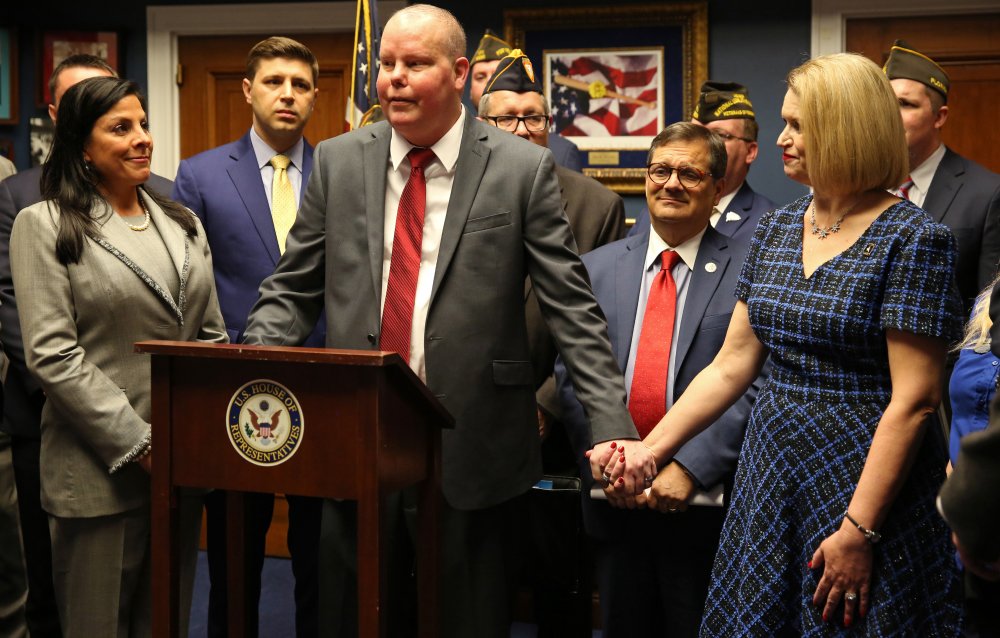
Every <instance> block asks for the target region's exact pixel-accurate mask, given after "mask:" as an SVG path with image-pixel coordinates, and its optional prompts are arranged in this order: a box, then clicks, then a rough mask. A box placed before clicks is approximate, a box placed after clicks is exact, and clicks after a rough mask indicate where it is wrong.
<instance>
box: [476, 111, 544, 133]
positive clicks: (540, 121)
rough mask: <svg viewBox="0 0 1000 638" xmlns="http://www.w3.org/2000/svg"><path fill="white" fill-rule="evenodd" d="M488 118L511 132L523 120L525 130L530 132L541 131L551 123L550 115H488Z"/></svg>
mask: <svg viewBox="0 0 1000 638" xmlns="http://www.w3.org/2000/svg"><path fill="white" fill-rule="evenodd" d="M486 119H487V120H489V121H490V122H491V123H492V124H493V126H495V127H497V128H502V129H503V130H505V131H510V132H511V133H513V132H514V131H516V130H517V127H518V125H520V124H521V123H522V122H523V123H524V130H526V131H528V132H529V133H540V132H541V131H544V130H545V129H546V128H547V127H548V125H549V116H548V115H487V116H486Z"/></svg>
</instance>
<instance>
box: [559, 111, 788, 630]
mask: <svg viewBox="0 0 1000 638" xmlns="http://www.w3.org/2000/svg"><path fill="white" fill-rule="evenodd" d="M726 159H727V155H726V144H725V142H724V141H723V140H722V138H720V137H719V136H718V135H717V134H715V133H713V132H712V131H711V130H709V129H707V128H705V127H703V126H699V125H696V124H691V123H689V122H678V123H676V124H671V125H670V126H668V127H667V128H665V129H664V130H663V131H662V132H661V133H660V134H659V135H657V136H656V137H655V138H654V139H653V142H652V146H651V148H650V151H649V156H648V165H647V172H646V203H647V206H648V208H649V222H650V223H649V224H646V226H645V230H643V231H641V232H639V233H637V234H635V235H632V236H629V237H626V238H625V239H623V240H621V241H617V242H614V243H612V244H608V245H607V246H604V247H601V248H598V249H596V250H594V251H593V252H591V253H589V254H587V255H584V256H583V263H584V265H585V266H586V267H587V272H588V273H589V275H590V280H591V283H592V285H593V290H594V296H595V297H596V298H597V303H598V304H599V305H600V306H601V309H602V310H603V311H604V314H605V316H606V317H607V319H608V336H609V338H610V340H611V345H612V350H613V351H614V353H615V356H616V358H617V360H618V365H619V366H620V367H621V369H622V370H623V371H624V373H625V387H626V388H627V390H628V407H629V412H630V413H631V414H632V419H633V421H634V422H635V424H636V429H637V430H638V432H639V436H645V435H646V433H647V432H649V431H650V429H651V428H652V427H653V426H655V425H656V423H657V422H659V420H660V419H661V418H662V417H663V415H664V414H665V413H666V412H667V410H668V409H669V408H670V406H671V405H673V403H674V401H675V400H676V399H677V398H678V397H679V396H680V395H681V394H682V393H683V392H684V391H685V389H686V388H687V386H688V384H689V383H690V382H691V380H692V379H693V378H694V377H695V376H696V375H697V374H698V373H699V372H700V371H701V370H702V368H704V367H705V366H707V365H708V364H709V363H711V361H712V359H713V358H714V357H715V355H716V353H717V352H718V351H719V348H720V347H721V346H722V342H723V339H724V338H725V335H726V328H727V327H728V325H729V319H730V317H731V315H732V313H733V309H734V307H735V305H736V297H735V296H734V290H735V287H736V282H737V279H738V277H739V274H740V269H741V267H742V265H743V260H744V257H745V255H746V251H747V245H746V244H745V243H744V242H742V241H740V240H737V239H733V238H730V237H726V236H725V235H723V234H722V233H720V232H719V231H717V230H715V229H713V228H712V227H711V225H710V224H709V220H710V219H711V217H712V215H713V213H714V212H715V211H716V210H717V208H716V207H717V205H718V202H719V200H720V199H721V197H722V194H723V192H725V190H726V181H725V172H726ZM767 369H768V366H765V368H764V370H763V371H762V372H761V375H760V377H758V379H757V380H756V381H755V382H754V383H753V384H752V385H751V387H750V389H749V390H748V391H747V392H746V394H745V395H744V396H743V397H742V398H741V399H740V400H739V401H737V402H736V403H735V404H734V405H733V406H732V407H731V408H729V409H728V410H727V411H726V412H725V413H723V414H722V416H720V417H719V419H718V420H717V421H716V422H715V423H714V424H713V425H711V426H710V427H709V428H708V429H706V430H705V431H704V432H703V433H702V434H700V435H699V436H698V437H696V438H693V439H691V441H690V442H688V443H687V444H686V445H685V446H684V447H682V448H681V449H680V451H679V452H678V453H677V455H676V456H674V458H673V459H672V460H671V462H670V463H668V464H667V465H665V466H664V467H662V468H660V471H659V474H658V476H657V477H656V479H655V480H654V481H653V484H652V488H651V491H650V495H649V496H648V497H646V496H645V495H640V496H637V497H634V498H631V499H620V498H616V497H614V495H613V494H607V497H608V498H609V499H611V500H609V501H608V502H605V501H604V500H603V499H599V498H595V497H596V496H600V495H604V494H606V493H607V492H608V490H605V491H604V492H601V490H600V489H597V490H595V491H594V492H593V496H591V497H589V498H588V496H586V495H585V496H584V499H583V502H584V506H583V509H584V521H585V524H586V527H587V531H588V533H590V534H591V536H592V537H593V538H594V540H595V550H596V555H597V568H598V587H599V589H600V595H601V611H602V615H603V623H604V624H603V627H604V635H605V636H607V637H608V638H614V637H615V636H670V637H674V636H697V635H698V629H699V626H700V624H701V615H702V610H703V607H704V603H705V597H706V595H707V592H708V585H709V577H710V574H711V571H712V562H713V560H714V558H715V553H716V549H717V548H718V544H719V536H720V533H721V530H722V522H723V518H724V508H723V507H722V500H723V499H722V498H721V490H720V488H719V486H720V485H723V486H724V485H726V484H729V483H731V481H732V478H733V475H734V473H735V470H736V461H737V457H738V455H739V450H740V446H741V445H742V443H743V436H744V432H745V428H746V423H747V419H748V417H749V414H750V408H751V406H752V405H753V402H754V399H755V398H756V395H757V390H758V389H759V388H760V387H761V386H762V385H763V382H764V378H765V375H766V371H767ZM556 376H557V379H558V390H559V396H560V399H561V400H562V402H563V413H564V416H565V418H566V424H567V428H568V429H569V432H570V437H571V440H572V441H573V444H574V447H575V449H576V451H577V457H578V460H579V462H580V467H581V476H582V478H583V480H584V482H585V484H587V487H588V489H587V490H585V494H590V493H591V492H590V486H591V485H592V484H593V483H594V481H593V480H592V479H591V465H590V462H589V461H588V460H586V458H585V454H584V452H585V449H589V448H590V440H589V434H588V430H587V427H586V424H587V420H586V416H585V414H584V411H583V408H582V407H581V405H580V404H579V402H578V401H577V400H576V397H575V396H574V393H573V390H572V387H571V386H570V384H569V381H568V378H567V376H566V374H565V369H564V368H563V366H562V360H561V359H560V360H558V361H557V362H556ZM609 465H610V464H609ZM605 472H607V470H605ZM611 505H613V506H614V507H612V506H611Z"/></svg>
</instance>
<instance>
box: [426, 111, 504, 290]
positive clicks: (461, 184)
mask: <svg viewBox="0 0 1000 638" xmlns="http://www.w3.org/2000/svg"><path fill="white" fill-rule="evenodd" d="M475 124H476V119H475V118H474V117H472V115H470V114H469V113H466V114H465V130H464V131H463V132H462V145H461V148H460V150H459V153H458V163H457V164H456V166H455V180H454V182H453V184H452V187H451V197H449V199H448V212H447V213H446V215H445V220H444V229H443V230H442V232H441V247H440V249H439V251H438V259H437V267H436V268H435V270H434V285H433V287H432V288H431V304H433V303H434V297H435V295H437V291H438V288H440V287H441V280H442V279H443V278H444V274H445V273H446V272H448V265H449V264H450V263H451V259H452V257H454V256H455V249H456V248H457V247H458V240H459V239H461V237H462V230H463V229H464V228H465V222H466V220H467V219H468V218H469V212H470V211H471V210H472V202H473V201H474V200H475V198H476V193H477V192H478V191H479V184H480V182H482V180H483V173H485V172H486V163H487V162H488V161H489V158H490V148H489V146H487V145H486V143H485V142H484V140H485V139H486V135H485V133H481V134H477V132H476V126H475Z"/></svg>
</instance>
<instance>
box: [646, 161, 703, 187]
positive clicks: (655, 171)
mask: <svg viewBox="0 0 1000 638" xmlns="http://www.w3.org/2000/svg"><path fill="white" fill-rule="evenodd" d="M674 173H677V179H678V181H680V183H681V186H683V187H684V188H697V186H698V184H701V181H702V180H703V179H705V178H706V177H708V173H705V172H704V171H700V170H698V169H697V168H695V167H694V166H677V167H673V166H667V165H666V164H650V165H649V166H647V167H646V174H647V175H649V179H651V180H652V181H653V183H655V184H666V183H667V182H669V181H670V177H671V176H672V175H673V174H674Z"/></svg>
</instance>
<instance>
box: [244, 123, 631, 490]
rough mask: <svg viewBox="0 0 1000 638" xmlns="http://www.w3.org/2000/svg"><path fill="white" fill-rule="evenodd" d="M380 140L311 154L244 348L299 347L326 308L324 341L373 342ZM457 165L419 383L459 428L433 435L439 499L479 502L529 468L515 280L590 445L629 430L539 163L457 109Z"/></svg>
mask: <svg viewBox="0 0 1000 638" xmlns="http://www.w3.org/2000/svg"><path fill="white" fill-rule="evenodd" d="M390 136H391V129H390V127H389V124H388V123H385V122H382V123H378V124H375V125H372V126H368V127H365V128H363V129H360V130H358V131H354V132H352V133H348V134H346V135H342V136H340V137H336V138H334V139H331V140H326V141H324V142H322V143H320V144H319V145H318V146H317V147H316V153H315V160H314V161H315V164H314V170H313V173H312V176H311V177H310V179H309V186H308V188H307V190H306V194H305V197H304V199H303V201H302V206H301V207H300V209H299V214H298V217H297V219H296V222H295V225H294V226H293V227H292V230H291V233H290V234H289V238H288V243H287V250H286V252H285V254H284V255H283V256H282V258H281V260H280V262H279V263H278V267H277V270H276V271H275V273H274V275H272V276H271V277H270V278H268V279H267V280H265V281H264V283H263V284H262V285H261V297H260V299H259V300H258V302H257V305H256V306H255V307H254V309H253V311H252V312H251V316H250V319H249V320H248V322H247V329H246V334H247V338H246V341H247V342H248V343H270V344H280V345H298V344H299V343H301V342H302V341H303V340H304V339H305V338H306V336H307V335H308V334H309V332H310V331H311V330H312V327H313V322H315V321H316V318H317V316H318V315H319V312H320V309H321V308H322V307H323V306H324V305H325V307H326V311H327V331H326V333H327V345H329V346H331V347H336V348H354V349H366V350H375V349H376V348H377V347H378V343H379V338H378V335H379V322H380V297H381V282H382V246H383V225H384V208H385V183H386V170H387V166H388V158H389V140H390ZM455 171H456V172H455V179H454V186H453V188H452V192H451V197H450V200H449V204H448V211H447V216H446V219H445V223H444V229H443V234H442V237H441V245H440V251H439V255H438V260H437V267H436V270H435V275H434V282H433V285H432V292H431V300H430V308H429V311H428V315H427V323H426V337H425V342H424V349H425V358H426V370H427V379H426V381H427V385H428V387H429V388H430V389H431V391H432V392H434V393H435V395H436V396H437V397H438V398H439V399H440V400H441V401H442V402H443V404H444V405H445V407H446V408H447V409H448V410H449V411H450V412H451V414H452V415H453V416H454V417H455V420H456V427H455V429H454V430H453V431H446V432H445V433H444V434H443V443H442V445H443V453H444V462H443V490H444V495H445V497H446V498H447V499H448V502H449V503H450V504H451V505H452V506H453V507H456V508H459V509H478V508H483V507H488V506H491V505H494V504H497V503H501V502H503V501H505V500H507V499H509V498H511V497H512V496H515V495H517V494H519V493H523V492H524V491H526V490H527V489H528V488H530V486H531V485H532V484H534V482H535V481H536V480H537V479H538V477H539V476H540V475H541V463H540V454H539V450H540V444H539V439H538V429H537V420H536V417H535V398H534V386H533V378H534V377H533V370H532V366H531V362H530V352H529V350H528V337H527V330H526V329H525V317H524V312H525V311H524V278H525V276H527V275H530V276H531V279H532V283H533V286H534V289H535V292H536V294H537V296H538V301H539V303H540V305H541V307H542V312H543V314H544V315H545V319H546V322H547V323H548V325H549V328H550V329H551V331H552V334H553V335H554V337H555V339H556V343H557V345H558V346H559V349H560V351H561V352H562V353H563V354H564V356H565V357H566V359H567V361H568V363H569V367H570V374H571V375H572V378H573V379H574V381H575V383H576V384H577V390H578V392H579V396H580V397H581V400H582V402H583V403H584V405H586V406H587V410H588V416H589V418H590V423H591V427H592V428H593V431H594V432H593V436H594V439H595V440H597V441H601V440H607V439H610V438H625V437H628V438H636V433H635V428H634V426H633V425H632V422H631V419H630V418H629V415H628V411H627V410H626V408H625V388H624V383H623V382H622V378H621V373H620V372H619V371H618V368H617V365H616V363H615V360H614V357H613V356H612V354H611V348H610V346H609V344H608V340H607V327H606V324H605V322H604V317H603V315H602V314H601V311H600V309H599V308H598V306H597V303H596V301H594V296H593V293H592V292H591V290H590V285H589V283H588V281H587V276H586V272H585V270H584V268H583V264H582V263H581V262H580V260H579V258H578V257H577V255H576V244H575V242H574V241H573V237H572V234H571V232H570V228H569V225H568V224H567V223H566V218H565V216H564V215H563V214H562V202H561V198H560V196H559V188H558V182H557V181H556V178H555V174H554V164H553V161H552V156H551V154H550V153H549V152H548V151H547V150H546V149H542V148H540V147H538V146H535V145H533V144H531V143H529V142H526V141H525V140H522V139H519V138H518V137H517V136H514V135H511V134H510V133H507V132H505V131H501V130H498V129H496V128H495V127H492V126H489V125H486V124H483V123H482V122H479V121H478V120H476V118H474V117H472V116H471V115H469V114H468V113H466V114H465V125H464V131H463V135H462V143H461V148H460V151H459V159H458V163H457V164H456V168H455Z"/></svg>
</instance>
